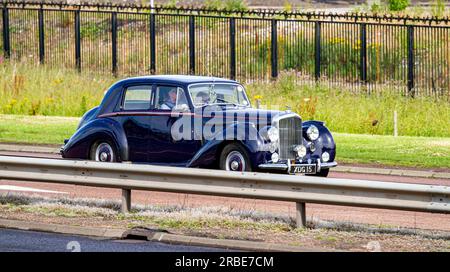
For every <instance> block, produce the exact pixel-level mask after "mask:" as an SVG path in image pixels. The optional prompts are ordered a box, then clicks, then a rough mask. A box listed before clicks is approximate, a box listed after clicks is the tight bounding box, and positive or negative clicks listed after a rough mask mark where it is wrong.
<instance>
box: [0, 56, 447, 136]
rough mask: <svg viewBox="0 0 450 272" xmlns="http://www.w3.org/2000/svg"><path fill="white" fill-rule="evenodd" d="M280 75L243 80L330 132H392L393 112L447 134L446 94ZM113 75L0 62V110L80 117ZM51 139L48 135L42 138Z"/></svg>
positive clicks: (404, 130)
mask: <svg viewBox="0 0 450 272" xmlns="http://www.w3.org/2000/svg"><path fill="white" fill-rule="evenodd" d="M295 79H296V78H295V77H294V76H293V75H289V74H285V75H281V76H280V78H279V80H278V81H276V82H270V83H267V82H266V83H251V84H246V85H245V87H246V88H247V91H248V94H249V97H250V98H251V99H252V100H253V102H254V101H255V99H256V98H260V100H261V103H262V104H263V105H266V106H267V107H268V108H278V109H285V107H286V106H290V107H291V109H292V110H293V111H295V112H297V113H299V114H300V115H301V116H302V117H303V119H305V120H308V119H316V120H323V121H325V122H326V123H327V126H328V127H329V128H330V129H331V130H332V131H334V132H342V133H353V134H377V135H392V134H393V112H394V110H396V111H397V112H398V120H399V121H398V122H399V125H398V126H399V134H400V135H402V136H427V137H450V101H449V100H446V98H445V97H443V98H441V99H435V98H431V97H420V98H414V99H413V98H408V97H404V96H401V95H400V94H398V93H396V92H395V91H393V90H380V91H377V92H378V93H377V94H371V95H367V94H365V93H355V92H352V91H350V90H347V89H344V88H340V87H339V88H330V87H326V86H322V85H317V86H310V85H300V84H297V83H295ZM117 80H118V78H114V77H111V76H106V75H103V76H102V75H95V74H91V73H78V72H76V71H73V70H64V69H52V68H49V67H47V66H39V65H28V64H24V63H19V64H11V63H9V62H3V63H0V114H17V115H45V116H78V117H79V116H81V115H83V113H84V112H86V111H87V110H88V109H90V108H92V107H94V106H96V105H98V104H99V103H100V101H101V99H102V97H103V94H104V91H105V90H106V89H107V88H108V87H109V86H110V85H111V84H113V83H114V82H115V81H117ZM30 133H33V132H30ZM42 137H50V136H46V135H44V136H42Z"/></svg>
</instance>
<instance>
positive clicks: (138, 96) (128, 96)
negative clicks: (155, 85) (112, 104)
mask: <svg viewBox="0 0 450 272" xmlns="http://www.w3.org/2000/svg"><path fill="white" fill-rule="evenodd" d="M151 99H152V86H150V85H140V86H132V87H128V88H127V90H126V92H125V99H124V101H123V109H124V110H148V109H150V101H151Z"/></svg>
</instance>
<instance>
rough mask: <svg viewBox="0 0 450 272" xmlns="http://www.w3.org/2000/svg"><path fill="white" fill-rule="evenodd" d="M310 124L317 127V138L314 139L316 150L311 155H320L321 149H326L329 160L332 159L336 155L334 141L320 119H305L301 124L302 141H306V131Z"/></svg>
mask: <svg viewBox="0 0 450 272" xmlns="http://www.w3.org/2000/svg"><path fill="white" fill-rule="evenodd" d="M311 125H315V126H316V127H317V128H318V129H319V139H317V140H316V141H315V143H316V151H315V152H313V153H312V154H311V155H316V156H320V155H321V154H322V152H323V151H327V152H328V153H329V154H330V161H334V159H335V157H336V143H335V141H334V138H333V135H332V134H331V132H330V130H329V129H328V128H327V127H326V126H325V123H324V122H322V121H315V120H310V121H305V122H303V124H302V130H303V138H304V139H305V140H304V143H306V139H308V138H307V134H306V131H307V130H308V128H309V127H310V126H311Z"/></svg>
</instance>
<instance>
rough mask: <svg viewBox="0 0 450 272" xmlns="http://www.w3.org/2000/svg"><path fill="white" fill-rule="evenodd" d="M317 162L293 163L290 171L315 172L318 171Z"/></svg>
mask: <svg viewBox="0 0 450 272" xmlns="http://www.w3.org/2000/svg"><path fill="white" fill-rule="evenodd" d="M316 171H317V170H316V165H315V164H304V165H291V169H290V171H289V173H291V174H315V173H316Z"/></svg>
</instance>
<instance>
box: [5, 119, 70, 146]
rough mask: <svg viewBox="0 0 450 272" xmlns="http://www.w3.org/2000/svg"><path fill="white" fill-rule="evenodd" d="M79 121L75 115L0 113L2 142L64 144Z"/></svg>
mask: <svg viewBox="0 0 450 272" xmlns="http://www.w3.org/2000/svg"><path fill="white" fill-rule="evenodd" d="M78 121H79V118H74V117H55V116H27V115H0V142H6V143H27V144H62V143H63V141H64V139H67V138H69V137H70V136H71V135H72V134H73V132H74V131H75V129H76V128H77V125H78Z"/></svg>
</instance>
